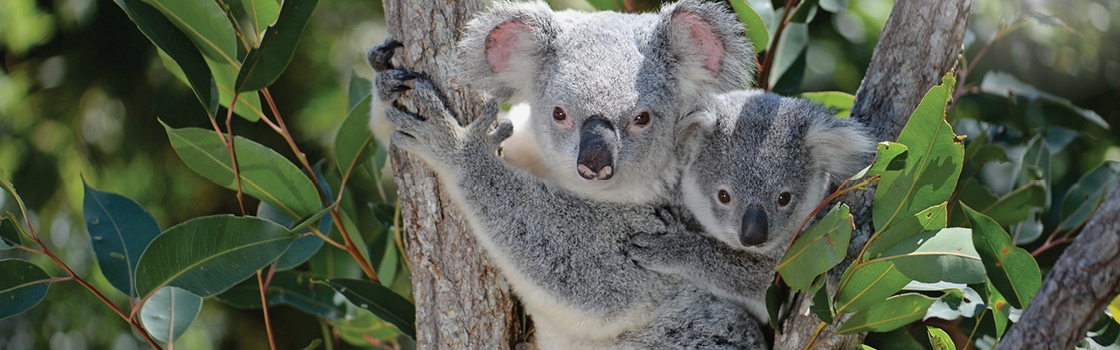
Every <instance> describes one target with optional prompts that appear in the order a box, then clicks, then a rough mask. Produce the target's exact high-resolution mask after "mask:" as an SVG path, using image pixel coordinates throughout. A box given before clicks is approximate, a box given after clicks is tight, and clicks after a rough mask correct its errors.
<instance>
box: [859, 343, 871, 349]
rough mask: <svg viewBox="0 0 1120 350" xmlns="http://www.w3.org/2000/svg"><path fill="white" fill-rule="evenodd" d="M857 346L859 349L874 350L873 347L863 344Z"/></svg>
mask: <svg viewBox="0 0 1120 350" xmlns="http://www.w3.org/2000/svg"><path fill="white" fill-rule="evenodd" d="M859 348H860V350H875V348H873V347H870V346H867V345H863V344H860V345H859Z"/></svg>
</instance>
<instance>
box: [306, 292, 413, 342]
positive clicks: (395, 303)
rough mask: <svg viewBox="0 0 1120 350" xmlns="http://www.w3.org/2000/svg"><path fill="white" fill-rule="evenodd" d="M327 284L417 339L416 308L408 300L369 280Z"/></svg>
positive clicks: (352, 301) (355, 303)
mask: <svg viewBox="0 0 1120 350" xmlns="http://www.w3.org/2000/svg"><path fill="white" fill-rule="evenodd" d="M327 284H328V285H330V286H331V288H334V290H336V291H338V292H339V293H341V294H342V295H344V296H346V299H347V300H350V302H351V303H354V305H357V306H358V307H361V308H363V309H366V310H369V311H370V312H372V313H373V314H374V315H377V317H379V318H381V319H382V320H385V321H386V322H389V323H392V324H393V325H394V326H397V329H399V330H400V331H401V332H402V333H404V334H405V335H408V336H409V337H411V338H413V339H415V338H416V306H415V305H413V304H412V302H411V301H408V299H405V298H404V297H402V296H400V295H399V294H397V293H393V291H391V290H389V289H388V288H385V287H383V286H381V285H380V284H377V283H373V282H371V281H367V280H354V279H346V278H333V279H329V280H327Z"/></svg>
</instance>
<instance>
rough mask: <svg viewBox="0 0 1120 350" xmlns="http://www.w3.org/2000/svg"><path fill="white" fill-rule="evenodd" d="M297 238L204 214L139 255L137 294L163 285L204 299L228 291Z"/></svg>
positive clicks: (252, 222)
mask: <svg viewBox="0 0 1120 350" xmlns="http://www.w3.org/2000/svg"><path fill="white" fill-rule="evenodd" d="M297 238H299V236H298V235H296V234H293V233H291V232H288V230H287V229H285V228H284V227H283V226H280V225H277V224H275V223H272V222H271V221H268V220H264V219H260V218H256V217H251V216H245V217H235V216H226V215H220V216H205V217H201V218H197V219H193V220H190V221H187V222H184V223H182V224H179V225H177V226H175V227H172V228H170V229H168V230H167V231H165V232H164V233H163V234H161V235H159V237H156V239H155V240H153V241H152V243H151V244H150V245H149V246H148V249H147V250H145V251H144V254H143V255H142V256H140V264H139V265H138V266H137V267H136V291H137V295H143V296H148V295H150V294H151V293H153V292H155V291H156V290H158V289H160V288H163V287H165V286H173V287H179V288H182V289H185V290H187V291H190V292H191V293H194V294H195V295H198V296H201V297H208V296H211V295H214V294H218V293H221V292H222V291H224V290H226V289H229V287H232V286H233V285H234V284H237V282H241V281H242V280H244V279H245V278H248V277H249V276H252V275H253V274H254V273H256V271H257V270H260V269H261V268H263V267H265V266H268V264H270V263H272V262H273V261H275V260H276V258H278V257H280V254H283V253H284V251H285V250H287V249H288V246H289V245H291V244H292V242H293V241H295V240H296V239H297Z"/></svg>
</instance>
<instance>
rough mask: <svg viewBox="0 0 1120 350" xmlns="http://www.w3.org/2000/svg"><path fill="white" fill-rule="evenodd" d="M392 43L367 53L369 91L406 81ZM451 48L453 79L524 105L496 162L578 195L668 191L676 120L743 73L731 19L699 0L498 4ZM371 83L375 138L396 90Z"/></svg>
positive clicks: (644, 195) (744, 79)
mask: <svg viewBox="0 0 1120 350" xmlns="http://www.w3.org/2000/svg"><path fill="white" fill-rule="evenodd" d="M393 47H394V45H391V44H390V45H383V46H382V47H379V48H375V49H373V50H371V51H370V53H369V55H368V58H369V61H370V64H371V66H374V67H375V68H379V69H378V70H379V71H381V73H379V74H378V76H377V82H376V83H375V85H379V86H399V85H400V83H401V82H402V81H403V80H407V79H411V78H412V76H411V75H402V74H401V73H400V72H399V71H394V70H388V68H390V67H389V66H388V63H387V62H388V59H387V57H388V56H389V55H391V51H389V50H391V49H392V48H393ZM458 50H459V56H460V57H459V61H458V64H459V66H460V72H459V75H458V79H459V80H460V81H464V82H468V83H470V84H472V86H474V87H476V88H480V89H482V90H484V91H487V92H489V93H490V95H492V97H494V98H498V99H501V100H507V101H508V102H514V103H516V102H522V101H527V102H528V104H529V106H530V108H529V110H530V112H529V113H530V115H529V117H528V122H527V123H526V124H525V125H524V128H522V127H521V126H519V127H518V128H516V129H515V130H514V132H515V135H514V136H513V137H512V138H511V139H510V140H509V141H507V142H506V144H505V145H504V147H503V156H504V158H505V159H506V160H507V161H509V162H510V163H512V164H514V165H517V166H518V167H521V168H524V169H527V170H530V171H531V172H533V173H534V174H536V175H537V176H539V177H541V178H543V179H546V180H548V181H549V182H551V183H555V184H556V185H558V186H560V187H562V188H565V189H568V190H570V191H572V192H574V193H576V194H578V195H580V196H583V197H584V198H591V199H597V200H603V201H610V202H625V203H649V202H653V201H655V200H659V199H662V198H665V197H666V196H667V195H668V193H669V188H671V187H672V186H674V185H675V184H676V182H677V177H678V176H679V170H678V167H677V166H676V163H675V162H676V158H675V156H674V155H673V144H672V142H673V141H672V140H673V133H674V125H675V124H676V122H677V120H678V118H679V117H680V116H681V115H683V114H684V112H686V111H689V110H691V109H692V108H694V107H695V106H696V105H697V104H698V103H699V101H700V100H702V98H703V96H707V95H709V94H711V93H717V92H723V91H730V90H735V89H741V88H745V87H746V86H747V85H749V83H750V79H751V77H752V76H753V68H754V57H753V56H754V55H753V53H752V51H751V46H750V43H749V42H748V40H747V39H746V36H745V35H744V32H743V26H742V24H741V23H739V21H738V18H737V16H736V15H735V14H734V13H732V12H729V9H728V8H727V6H726V5H724V4H719V3H712V2H704V1H700V0H684V1H681V2H678V3H675V4H670V5H667V6H665V7H663V8H662V10H661V12H660V13H658V14H620V13H614V12H594V13H585V12H579V11H572V10H568V11H561V12H553V11H552V10H551V9H549V7H548V6H547V5H546V4H544V3H542V2H533V3H512V2H499V3H496V4H494V5H493V6H492V7H491V8H490V9H489V10H488V11H486V12H484V13H482V14H479V15H478V16H477V17H476V18H475V19H474V20H472V21H471V22H470V23H469V24H468V26H467V29H466V32H465V34H464V37H463V39H462V41H461V42H460V43H459V45H458ZM382 62H384V63H382ZM379 86H375V90H377V91H381V92H383V93H381V94H379V97H380V100H381V101H375V102H374V104H375V107H374V108H372V109H371V118H370V126H371V128H372V129H373V130H374V133H375V135H376V136H377V138H378V139H380V140H383V141H384V140H387V139H388V138H387V136H388V134H389V126H388V124H386V123H384V121H383V115H384V113H383V111H384V109H385V106H386V104H387V103H388V102H389V101H391V100H393V99H395V98H396V96H397V93H398V91H393V90H392V89H385V88H381V87H379Z"/></svg>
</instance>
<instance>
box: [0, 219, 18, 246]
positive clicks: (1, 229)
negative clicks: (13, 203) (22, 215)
mask: <svg viewBox="0 0 1120 350" xmlns="http://www.w3.org/2000/svg"><path fill="white" fill-rule="evenodd" d="M16 225H17V223H16V220H15V219H11V218H8V217H0V250H9V249H15V248H16V247H18V246H20V245H22V241H21V240H20V238H19V229H17V228H16Z"/></svg>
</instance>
